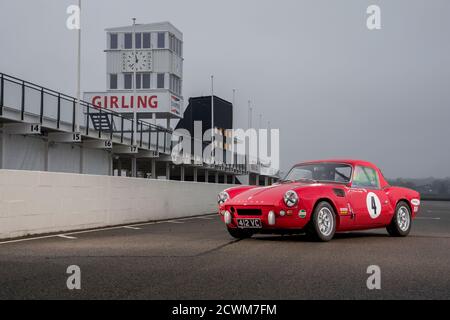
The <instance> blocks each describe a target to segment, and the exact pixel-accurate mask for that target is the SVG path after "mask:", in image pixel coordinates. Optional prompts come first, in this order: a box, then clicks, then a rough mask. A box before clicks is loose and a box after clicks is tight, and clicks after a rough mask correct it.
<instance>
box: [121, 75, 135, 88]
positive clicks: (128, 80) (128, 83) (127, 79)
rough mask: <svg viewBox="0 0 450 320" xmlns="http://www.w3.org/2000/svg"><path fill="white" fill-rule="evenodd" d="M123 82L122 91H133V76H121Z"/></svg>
mask: <svg viewBox="0 0 450 320" xmlns="http://www.w3.org/2000/svg"><path fill="white" fill-rule="evenodd" d="M123 80H124V86H123V87H124V89H127V90H130V89H133V74H131V73H127V74H124V75H123Z"/></svg>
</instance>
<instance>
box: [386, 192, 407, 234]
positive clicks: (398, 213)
mask: <svg viewBox="0 0 450 320" xmlns="http://www.w3.org/2000/svg"><path fill="white" fill-rule="evenodd" d="M411 222H412V219H411V209H410V208H409V206H408V204H407V203H406V202H404V201H401V202H399V203H398V204H397V207H396V208H395V214H394V217H393V218H392V221H391V223H390V224H389V226H387V228H386V230H387V232H388V233H389V234H390V235H391V236H393V237H406V236H408V235H409V233H410V231H411V225H412V223H411Z"/></svg>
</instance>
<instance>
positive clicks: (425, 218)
mask: <svg viewBox="0 0 450 320" xmlns="http://www.w3.org/2000/svg"><path fill="white" fill-rule="evenodd" d="M416 220H441V218H428V217H417V218H416Z"/></svg>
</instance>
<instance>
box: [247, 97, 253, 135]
mask: <svg viewBox="0 0 450 320" xmlns="http://www.w3.org/2000/svg"><path fill="white" fill-rule="evenodd" d="M252 117H253V108H252V101H251V100H248V129H251V128H252V122H253V121H252Z"/></svg>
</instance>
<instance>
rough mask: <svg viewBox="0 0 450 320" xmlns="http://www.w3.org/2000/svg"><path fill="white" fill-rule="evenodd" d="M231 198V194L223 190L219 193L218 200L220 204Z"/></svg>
mask: <svg viewBox="0 0 450 320" xmlns="http://www.w3.org/2000/svg"><path fill="white" fill-rule="evenodd" d="M229 199H230V195H229V194H228V192H226V191H223V192H221V193H219V196H218V199H217V202H218V203H219V204H224V203H225V202H227V201H228V200H229Z"/></svg>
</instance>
